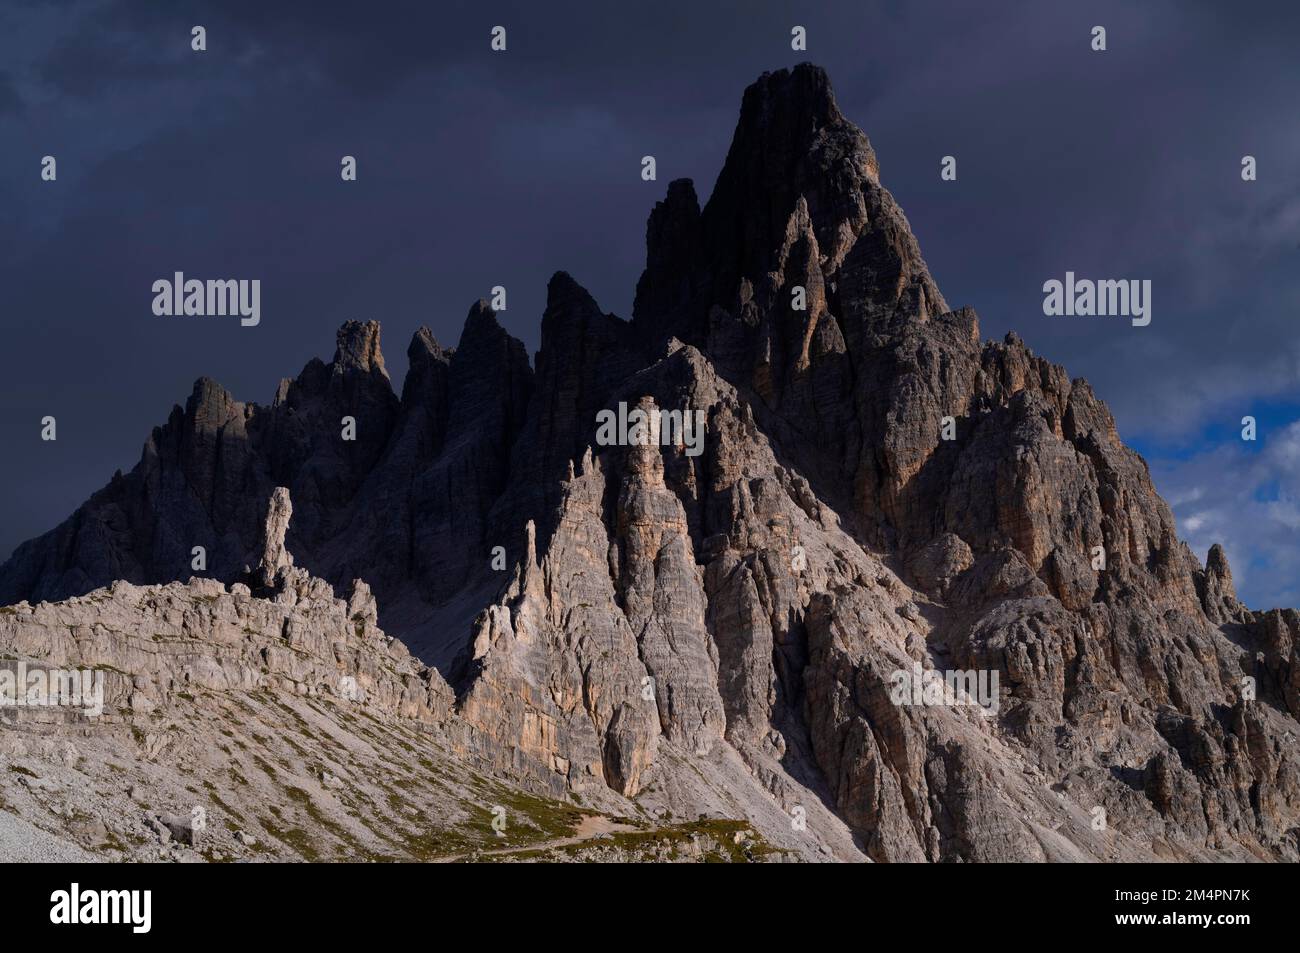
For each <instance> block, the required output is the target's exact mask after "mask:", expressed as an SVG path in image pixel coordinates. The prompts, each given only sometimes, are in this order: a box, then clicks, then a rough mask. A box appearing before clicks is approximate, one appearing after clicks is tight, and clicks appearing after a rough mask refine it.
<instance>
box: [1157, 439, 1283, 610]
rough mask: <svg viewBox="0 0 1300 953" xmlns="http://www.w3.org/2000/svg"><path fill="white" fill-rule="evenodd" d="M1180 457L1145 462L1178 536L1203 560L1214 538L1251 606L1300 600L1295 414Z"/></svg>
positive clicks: (1241, 595) (1264, 607) (1241, 591)
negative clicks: (1282, 423) (1248, 436)
mask: <svg viewBox="0 0 1300 953" xmlns="http://www.w3.org/2000/svg"><path fill="white" fill-rule="evenodd" d="M1259 439H1260V446H1259V449H1258V450H1253V448H1252V447H1251V445H1250V444H1247V443H1245V442H1243V441H1240V440H1234V441H1232V442H1230V443H1227V444H1224V445H1222V446H1219V447H1215V448H1214V449H1212V450H1207V451H1206V452H1204V453H1201V454H1198V455H1196V456H1193V457H1191V458H1190V459H1186V460H1175V459H1155V460H1152V461H1150V463H1151V471H1152V476H1153V478H1154V479H1155V482H1156V488H1157V489H1158V490H1160V492H1161V494H1162V495H1163V496H1164V497H1165V499H1166V500H1168V501H1169V503H1170V506H1171V507H1172V508H1173V510H1174V516H1175V518H1176V519H1177V521H1178V531H1179V534H1180V535H1181V536H1182V537H1183V539H1185V540H1186V541H1187V543H1188V545H1189V546H1191V547H1192V549H1193V551H1194V552H1195V553H1196V554H1197V556H1198V557H1199V558H1200V559H1201V560H1202V562H1204V560H1205V555H1206V552H1207V551H1208V550H1209V548H1210V546H1211V545H1212V544H1214V543H1216V542H1217V543H1220V544H1221V545H1222V546H1223V548H1224V551H1225V552H1226V553H1227V555H1228V562H1229V565H1231V567H1232V574H1233V581H1234V582H1235V583H1236V586H1237V593H1238V595H1239V596H1240V597H1241V599H1242V601H1244V602H1245V603H1246V604H1247V605H1249V606H1250V607H1251V608H1252V609H1269V608H1273V607H1276V606H1296V605H1300V546H1298V545H1297V540H1296V531H1297V530H1300V420H1296V421H1293V422H1292V423H1290V424H1289V425H1287V426H1286V427H1285V428H1283V429H1282V430H1281V431H1274V432H1273V433H1272V434H1270V433H1269V432H1268V431H1267V429H1262V430H1261V432H1260V438H1259Z"/></svg>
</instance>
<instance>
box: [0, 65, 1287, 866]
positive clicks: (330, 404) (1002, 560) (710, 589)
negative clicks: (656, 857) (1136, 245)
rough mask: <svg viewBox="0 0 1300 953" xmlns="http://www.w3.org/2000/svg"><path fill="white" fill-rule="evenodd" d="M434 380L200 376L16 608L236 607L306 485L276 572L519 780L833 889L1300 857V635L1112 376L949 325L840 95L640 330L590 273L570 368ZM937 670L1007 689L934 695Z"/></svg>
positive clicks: (723, 205)
mask: <svg viewBox="0 0 1300 953" xmlns="http://www.w3.org/2000/svg"><path fill="white" fill-rule="evenodd" d="M797 292H798V293H801V294H802V297H803V301H804V304H805V306H804V307H802V308H798V307H796V305H795V302H796V300H797V298H798V294H797ZM408 356H409V358H410V362H411V369H410V371H409V373H408V375H407V379H406V384H405V386H404V388H403V393H402V396H401V398H400V399H399V398H398V397H396V396H395V395H394V394H393V392H392V388H391V385H390V383H389V380H388V377H387V373H386V371H385V369H384V362H383V358H382V356H381V354H380V350H379V328H378V325H377V324H375V323H374V322H371V323H369V324H365V325H362V324H357V323H355V322H350V323H349V324H347V325H345V326H344V328H343V329H342V330H341V331H340V333H339V341H338V350H337V352H336V354H335V357H334V360H333V361H332V362H331V363H330V364H328V365H327V364H324V363H322V362H320V361H313V362H311V363H309V364H308V365H307V367H306V368H305V369H304V370H303V372H302V374H301V375H299V377H298V378H297V379H296V380H294V381H286V382H284V383H283V384H282V385H281V387H280V389H279V391H278V392H277V396H276V399H275V401H274V403H273V404H272V405H271V406H270V407H269V408H262V407H258V406H256V405H252V404H242V403H238V402H236V401H235V400H234V399H233V398H231V397H230V395H228V394H227V393H226V392H225V391H224V390H222V389H221V388H220V387H218V386H217V385H216V384H214V383H212V382H210V381H206V380H202V381H200V382H199V383H198V384H197V385H196V387H195V391H194V393H193V395H192V396H191V397H190V400H189V401H188V403H187V404H186V407H185V408H184V409H183V410H182V409H181V408H176V409H175V410H174V411H173V413H172V416H171V418H170V419H169V421H168V423H167V424H166V425H165V426H164V427H162V428H159V429H158V430H155V432H154V434H153V435H152V436H151V438H150V440H149V442H148V443H147V444H146V447H145V452H144V455H143V457H142V459H141V462H140V464H139V465H138V466H137V467H136V468H135V470H133V471H132V472H131V473H130V474H127V475H125V476H123V475H121V474H118V475H117V476H115V477H114V479H113V481H112V482H111V483H110V484H109V485H108V486H107V487H105V488H104V489H103V490H101V491H100V492H99V493H97V494H96V495H95V496H94V497H92V498H91V500H89V501H88V502H87V503H86V504H84V505H83V506H82V507H81V508H80V509H79V510H78V511H77V512H76V513H75V514H74V515H73V516H72V517H71V518H70V519H69V520H68V521H67V522H65V523H64V524H62V525H61V526H60V527H58V528H57V529H55V530H54V531H52V532H51V533H50V534H47V535H46V536H44V537H41V538H39V539H36V540H33V541H31V542H29V543H26V544H24V546H22V547H21V548H20V549H19V550H18V551H17V552H16V553H15V555H14V557H13V558H12V559H11V560H10V561H9V562H8V563H7V564H6V565H5V566H4V567H3V568H2V569H0V601H4V602H16V601H18V600H20V599H26V600H30V601H35V600H40V599H60V598H65V597H67V596H70V595H74V594H79V593H84V592H87V591H89V590H90V589H92V588H95V587H96V586H102V585H105V584H107V583H109V582H111V581H112V580H115V579H125V580H129V581H131V582H135V583H160V582H166V581H169V580H175V579H180V578H188V576H189V575H190V574H191V569H190V559H191V556H190V553H191V547H193V546H195V545H203V546H205V547H207V550H208V567H209V568H208V571H209V574H210V575H212V576H215V577H216V578H218V579H224V580H232V579H235V578H236V577H237V576H238V574H239V573H240V572H241V570H242V567H244V566H245V565H251V564H252V563H253V562H255V561H256V558H255V557H257V556H260V555H261V550H260V549H259V547H260V546H262V545H263V539H264V537H263V535H262V533H263V529H264V526H265V522H264V520H265V517H266V515H267V504H266V501H267V500H268V499H272V491H273V490H274V488H275V487H277V486H279V487H285V488H287V489H288V495H289V497H291V498H292V507H293V510H292V512H293V522H292V525H291V526H289V528H288V533H287V537H285V540H286V543H287V548H288V552H287V553H284V554H279V553H277V554H273V558H272V561H278V560H281V559H287V558H288V553H292V559H293V562H294V564H295V565H297V566H299V567H302V570H304V571H310V573H312V574H314V575H316V576H321V577H323V578H325V579H327V580H328V581H329V582H330V583H332V584H333V585H334V587H335V589H336V590H337V591H339V592H345V591H349V588H348V587H350V586H351V585H352V580H353V579H358V578H359V579H363V580H365V582H366V583H368V584H369V588H370V589H372V590H373V592H374V596H375V598H376V600H377V602H378V610H377V611H378V621H379V623H380V624H383V625H384V626H385V627H386V628H388V629H389V631H390V632H393V633H396V634H398V635H400V636H401V637H402V638H403V639H405V640H406V641H407V642H408V643H409V644H411V645H413V646H416V647H417V649H424V648H425V647H429V648H427V650H422V651H421V654H422V655H423V656H424V657H425V658H426V660H429V661H432V662H434V663H436V664H437V666H438V668H439V669H440V670H441V671H442V673H443V674H444V675H446V676H447V678H448V680H449V681H450V682H451V683H452V685H453V686H454V688H455V694H456V697H455V704H454V711H453V712H451V713H450V714H449V715H447V718H449V719H450V720H451V722H453V723H455V724H457V725H459V726H461V727H462V728H463V729H464V730H466V731H470V732H472V735H473V737H474V738H475V739H479V740H478V741H476V743H475V751H476V754H477V756H479V757H481V758H483V759H486V760H487V761H488V762H490V763H492V764H493V765H494V766H495V767H496V768H497V769H498V770H500V771H502V772H505V773H507V774H508V775H510V776H512V777H515V778H518V779H520V780H521V783H522V782H523V781H524V780H526V781H527V782H528V783H529V784H535V785H541V786H543V787H545V788H546V789H547V790H550V791H553V792H563V791H571V792H586V794H587V795H589V796H594V795H593V792H594V793H595V794H598V795H599V796H601V797H605V798H614V799H616V801H617V799H618V798H620V797H632V796H638V795H639V796H640V797H641V798H642V799H644V798H646V797H651V798H660V799H662V803H664V804H665V805H666V807H667V808H668V809H669V810H672V811H682V812H688V813H689V811H691V810H693V809H698V808H699V807H700V806H701V804H704V803H708V798H709V797H710V796H712V795H708V794H706V788H707V789H708V790H712V791H715V792H716V791H717V790H722V789H725V790H727V791H728V792H729V793H728V797H729V798H730V802H729V803H730V805H731V809H732V810H735V811H740V812H744V813H745V814H746V815H747V816H748V817H749V818H750V819H751V820H752V821H753V822H754V823H755V824H756V825H757V826H758V827H759V828H760V829H762V830H766V831H768V832H769V833H771V834H773V836H775V835H776V833H778V832H779V833H781V834H782V836H786V837H788V835H789V830H788V829H789V817H790V816H791V815H792V814H797V813H798V811H797V810H796V809H801V810H802V811H803V815H804V816H805V817H806V818H807V822H808V830H809V831H810V833H807V834H806V838H807V839H806V841H805V842H803V843H805V845H806V846H808V850H807V853H808V854H810V855H813V856H817V855H819V852H821V854H820V855H824V856H833V857H840V858H850V857H853V856H857V857H861V856H862V855H866V856H868V857H870V858H872V859H875V860H967V861H977V860H1079V859H1103V860H1104V859H1152V858H1164V859H1247V858H1262V859H1287V860H1296V859H1300V763H1298V755H1297V746H1296V741H1295V739H1296V737H1297V735H1298V733H1300V724H1298V723H1297V720H1296V719H1297V717H1300V616H1298V615H1297V613H1296V612H1294V611H1292V610H1289V609H1287V610H1273V611H1271V612H1267V613H1256V612H1252V611H1251V610H1249V609H1248V608H1246V607H1245V606H1243V605H1242V604H1241V603H1240V602H1238V600H1237V598H1236V594H1235V590H1234V589H1233V585H1232V576H1231V571H1230V569H1229V568H1228V565H1227V561H1226V558H1225V557H1224V555H1223V552H1222V550H1221V549H1219V548H1218V547H1216V548H1215V549H1213V550H1212V551H1211V553H1210V556H1209V559H1208V561H1207V565H1206V566H1205V567H1201V566H1200V564H1199V563H1198V562H1197V560H1196V558H1195V557H1194V556H1193V555H1192V554H1191V552H1190V551H1189V550H1188V549H1187V547H1186V546H1185V545H1184V544H1183V543H1181V542H1180V541H1179V540H1178V537H1177V534H1176V532H1175V526H1174V521H1173V517H1172V515H1171V513H1170V510H1169V508H1168V506H1167V505H1166V504H1165V503H1164V501H1162V500H1161V499H1160V497H1159V496H1158V495H1157V494H1156V492H1155V489H1154V487H1153V486H1152V484H1151V480H1150V477H1149V474H1148V472H1147V468H1146V465H1145V463H1144V462H1143V461H1142V460H1141V458H1140V457H1138V456H1137V455H1136V454H1134V453H1133V452H1132V451H1130V450H1128V449H1127V448H1126V447H1125V446H1124V445H1123V444H1122V443H1121V442H1120V439H1119V437H1118V434H1117V432H1116V429H1115V424H1114V421H1113V419H1112V418H1111V416H1110V413H1109V411H1108V410H1107V409H1106V407H1105V405H1104V404H1102V403H1101V401H1099V400H1098V399H1097V397H1096V396H1095V395H1094V394H1093V393H1092V390H1091V388H1090V387H1089V386H1088V384H1087V383H1086V382H1084V381H1082V380H1071V379H1070V378H1069V377H1068V375H1067V374H1066V372H1065V371H1064V370H1063V369H1062V368H1061V367H1059V366H1056V365H1053V364H1051V363H1049V362H1047V361H1045V360H1044V359H1042V358H1039V357H1036V356H1035V355H1033V354H1032V353H1031V352H1030V351H1029V350H1028V348H1026V347H1025V345H1024V344H1023V342H1022V341H1021V340H1020V339H1019V338H1018V337H1016V336H1015V335H1009V336H1008V337H1007V338H1006V339H1005V340H1004V341H1002V342H997V343H995V342H982V341H981V340H980V337H979V329H978V319H977V317H976V315H975V313H974V312H973V311H972V310H971V309H969V308H961V309H957V310H953V309H952V308H950V307H949V306H948V304H947V303H946V302H945V301H944V299H943V297H942V295H941V294H940V292H939V290H938V288H937V286H936V284H935V282H934V280H933V278H932V277H931V276H930V274H929V271H928V269H927V268H926V265H925V262H924V260H923V259H922V257H921V254H920V250H919V246H918V244H917V241H916V239H915V238H914V236H913V235H912V232H911V229H910V227H909V225H908V223H907V220H906V218H905V217H904V216H903V214H902V212H901V210H900V209H899V208H898V206H897V205H896V203H895V202H894V200H893V198H892V196H890V194H889V193H888V192H887V191H886V190H885V189H884V188H883V187H882V185H881V184H880V172H879V166H878V164H877V160H876V156H875V153H874V152H873V150H872V148H871V146H870V144H869V142H868V141H867V138H866V136H865V135H864V134H863V133H862V131H861V130H859V129H858V128H857V127H856V126H854V125H853V124H852V123H850V122H849V121H848V120H847V119H846V118H845V117H844V116H843V115H842V114H841V113H840V111H839V109H838V107H837V106H836V104H835V101H834V97H833V95H832V93H831V90H830V85H829V82H828V80H827V78H826V76H825V74H824V73H823V72H822V71H821V70H819V69H817V68H815V67H811V66H800V67H796V68H795V69H793V70H790V71H786V70H782V71H779V72H776V73H772V74H765V75H764V76H763V77H761V78H760V79H759V80H758V82H756V83H755V84H754V85H753V86H751V87H750V88H749V89H748V90H747V91H746V93H745V96H744V100H743V103H742V107H741V116H740V122H739V125H738V128H737V131H736V134H735V138H734V140H733V143H732V147H731V150H730V152H729V154H728V156H727V160H726V163H725V165H724V168H723V170H722V173H721V175H720V177H719V179H718V182H717V184H716V186H715V188H714V191H713V194H712V196H711V197H710V198H709V200H708V202H707V203H706V204H705V205H704V207H703V208H702V209H701V208H700V206H699V202H698V199H697V197H696V192H695V189H694V187H693V186H692V185H691V183H689V182H686V181H679V182H673V183H671V184H670V185H669V187H668V191H667V195H666V197H665V199H664V201H662V202H661V203H659V204H658V205H656V206H655V208H654V210H653V211H652V212H651V214H650V219H649V224H648V226H647V260H646V269H645V272H644V274H643V275H642V277H641V279H640V281H639V283H638V286H637V294H636V303H635V307H634V314H633V319H632V320H631V321H630V322H627V321H623V320H620V319H619V318H617V317H614V316H613V315H608V314H605V313H603V312H602V311H601V310H600V308H599V306H598V305H597V304H596V302H595V301H594V300H592V298H591V296H590V295H589V294H588V293H587V292H586V291H585V290H583V289H582V288H581V287H580V286H579V285H578V284H577V283H576V282H575V281H574V280H573V279H572V278H571V277H569V276H568V275H566V274H563V273H561V274H557V275H556V276H555V277H554V278H553V279H552V281H551V283H550V286H549V288H548V299H547V308H546V313H545V315H544V317H543V321H542V335H541V349H540V351H539V353H538V355H537V359H536V366H535V371H534V370H533V369H530V367H529V364H528V360H527V357H526V355H525V353H524V351H523V348H522V345H520V343H519V342H518V341H515V340H514V339H512V338H510V336H509V335H507V334H506V333H505V332H504V331H503V330H502V329H501V328H500V326H499V325H498V324H497V323H496V320H495V318H494V316H493V315H492V313H491V311H490V310H489V309H487V308H486V306H485V305H483V304H482V303H480V304H479V305H477V306H475V308H474V309H473V310H472V311H471V313H470V315H469V318H468V319H467V321H466V325H465V330H464V332H463V334H462V337H461V341H460V344H459V346H458V347H457V348H456V349H455V350H454V351H452V350H446V349H443V348H441V347H440V346H439V345H438V344H437V342H435V341H434V340H433V339H432V337H431V336H430V335H429V334H428V332H427V331H423V330H422V331H421V332H419V333H418V334H417V335H416V337H415V340H414V341H413V342H412V343H411V346H410V348H409V350H408ZM620 402H623V403H626V404H627V405H628V406H629V407H638V406H640V407H642V408H644V409H649V408H651V407H654V408H657V409H660V410H686V411H694V410H698V411H702V412H703V413H704V414H705V419H706V421H707V429H706V434H705V440H704V445H703V449H702V452H701V453H700V454H699V455H689V454H687V453H686V452H685V448H684V447H682V446H674V445H670V446H662V447H661V446H657V445H654V446H646V445H640V446H637V445H634V446H601V445H599V444H598V443H597V442H596V438H595V435H596V414H597V412H598V411H599V410H601V409H603V408H615V407H617V406H618V404H619V403H620ZM344 416H352V417H354V418H355V419H356V421H357V434H358V436H357V440H356V441H351V442H345V441H342V440H341V439H340V420H341V418H342V417H344ZM945 418H951V421H950V424H951V427H952V428H954V432H955V437H954V439H950V440H945V439H943V433H944V430H945V424H944V421H945ZM284 502H287V501H282V503H284ZM281 509H283V507H281ZM270 512H271V516H272V522H273V523H274V522H275V517H276V513H277V512H279V510H277V508H276V505H275V503H274V501H273V503H272V506H271V511H270ZM285 513H286V518H287V511H285ZM496 546H500V547H503V548H504V551H505V554H506V555H505V566H506V569H505V571H497V570H496V569H494V568H493V565H492V559H493V552H492V551H493V547H496ZM1101 557H1104V562H1102V561H1099V560H1100V558H1101ZM293 571H294V572H298V571H299V570H293ZM303 578H304V579H306V578H310V577H303ZM303 584H304V585H306V582H303ZM174 597H175V598H180V597H181V594H179V593H178V594H174ZM27 637H28V638H29V639H30V635H29V636H27ZM913 666H921V667H922V668H924V669H934V670H938V671H954V670H962V671H975V672H981V673H984V674H985V675H989V676H995V677H996V679H997V686H998V689H997V695H996V698H994V699H992V700H991V701H992V703H993V704H991V705H990V704H987V703H988V702H989V701H990V700H989V699H984V700H983V704H982V706H981V705H974V704H962V703H961V698H960V697H957V696H951V693H950V696H949V697H948V703H946V704H943V703H940V704H933V705H926V704H920V705H914V704H899V703H898V699H897V698H896V697H895V695H896V693H895V692H894V691H893V689H894V686H895V682H896V673H898V672H900V671H903V672H907V671H912V670H913ZM448 691H450V690H448ZM968 701H969V699H968ZM710 785H712V787H709V786H710ZM624 803H625V802H624ZM1099 818H1102V819H1104V821H1105V823H1104V824H1101V825H1099V824H1098V819H1099ZM792 849H795V848H792Z"/></svg>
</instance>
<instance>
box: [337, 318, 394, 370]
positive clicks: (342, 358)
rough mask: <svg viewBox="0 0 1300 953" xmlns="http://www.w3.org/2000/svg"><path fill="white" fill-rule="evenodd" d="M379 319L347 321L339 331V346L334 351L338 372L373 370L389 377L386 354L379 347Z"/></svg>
mask: <svg viewBox="0 0 1300 953" xmlns="http://www.w3.org/2000/svg"><path fill="white" fill-rule="evenodd" d="M379 332H380V328H379V322H378V321H365V322H362V321H345V322H344V323H343V326H342V327H340V328H339V332H338V348H337V349H336V350H335V352H334V367H335V369H336V372H337V371H339V370H342V371H343V372H345V373H346V372H347V371H350V370H357V371H362V372H373V373H378V374H381V375H383V376H384V377H385V378H387V377H388V368H386V367H385V366H384V355H383V352H382V351H380V349H379Z"/></svg>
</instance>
